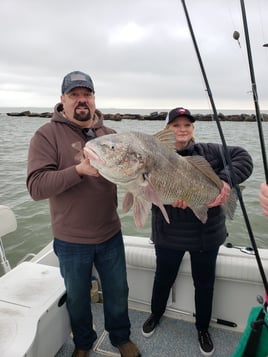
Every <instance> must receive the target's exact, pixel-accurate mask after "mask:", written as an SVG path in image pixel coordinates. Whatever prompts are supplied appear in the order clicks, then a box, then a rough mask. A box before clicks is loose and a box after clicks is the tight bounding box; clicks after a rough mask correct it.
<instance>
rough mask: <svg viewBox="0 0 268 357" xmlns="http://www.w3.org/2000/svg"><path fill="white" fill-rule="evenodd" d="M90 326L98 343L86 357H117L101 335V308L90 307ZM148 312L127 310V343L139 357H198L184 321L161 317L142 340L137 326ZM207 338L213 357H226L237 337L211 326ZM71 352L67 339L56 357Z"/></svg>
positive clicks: (191, 328)
mask: <svg viewBox="0 0 268 357" xmlns="http://www.w3.org/2000/svg"><path fill="white" fill-rule="evenodd" d="M92 310H93V316H94V324H95V326H96V331H97V334H98V340H97V341H96V343H95V344H94V349H93V351H92V352H91V354H90V357H101V356H111V357H120V354H119V353H118V350H117V349H116V348H115V347H113V346H112V345H111V344H110V341H109V337H108V335H107V332H106V331H104V327H103V326H104V325H103V324H104V322H103V312H102V304H93V305H92ZM148 314H149V312H144V311H140V310H136V309H132V308H131V309H130V311H129V316H130V320H131V325H132V329H131V331H132V333H131V339H132V340H133V342H135V343H136V345H137V346H138V347H139V349H140V351H141V356H142V357H199V356H200V357H201V356H202V355H201V353H200V350H199V347H198V342H197V334H196V329H195V325H194V323H193V322H191V321H186V320H185V319H177V318H176V319H175V318H171V317H167V316H164V317H163V318H162V320H161V321H160V325H159V326H158V328H157V329H156V331H155V333H154V334H153V335H152V336H151V337H150V338H145V337H143V335H142V333H141V326H142V324H143V322H144V321H145V320H146V319H147V317H148ZM210 332H211V336H212V338H213V342H214V345H215V354H214V356H215V357H230V356H231V354H232V353H233V352H234V350H235V348H236V346H237V344H238V342H239V339H240V336H241V333H239V332H236V330H235V329H234V330H233V331H231V330H230V329H228V330H227V329H225V328H219V327H217V325H216V324H213V323H212V325H211V329H210ZM73 349H74V345H73V342H72V339H71V338H70V339H69V340H68V341H67V342H66V343H65V344H64V346H63V347H62V348H61V350H60V351H59V352H58V353H57V354H56V357H71V355H72V352H73Z"/></svg>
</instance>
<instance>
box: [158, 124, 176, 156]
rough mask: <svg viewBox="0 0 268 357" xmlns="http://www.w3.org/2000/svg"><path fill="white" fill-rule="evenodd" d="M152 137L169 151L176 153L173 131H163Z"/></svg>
mask: <svg viewBox="0 0 268 357" xmlns="http://www.w3.org/2000/svg"><path fill="white" fill-rule="evenodd" d="M153 136H154V137H155V138H157V139H158V140H159V141H161V143H162V144H164V145H165V146H167V147H168V148H169V149H170V150H172V151H176V138H175V133H174V131H173V130H170V129H163V130H161V131H159V132H158V133H156V134H154V135H153Z"/></svg>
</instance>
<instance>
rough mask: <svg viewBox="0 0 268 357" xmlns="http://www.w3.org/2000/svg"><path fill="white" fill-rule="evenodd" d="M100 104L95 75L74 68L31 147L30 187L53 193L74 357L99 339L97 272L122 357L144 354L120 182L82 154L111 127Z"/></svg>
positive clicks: (46, 195)
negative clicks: (133, 314)
mask: <svg viewBox="0 0 268 357" xmlns="http://www.w3.org/2000/svg"><path fill="white" fill-rule="evenodd" d="M114 132H115V131H114V130H112V129H110V128H107V127H106V126H104V125H103V115H102V114H101V112H100V111H99V110H97V109H96V107H95V91H94V85H93V82H92V79H91V78H90V76H89V75H88V74H86V73H83V72H80V71H74V72H71V73H69V74H67V75H66V76H65V77H64V79H63V83H62V95H61V103H59V104H57V105H56V106H55V109H54V114H53V116H52V119H51V122H50V123H47V124H45V125H43V126H42V127H41V128H39V129H38V130H37V131H36V133H35V134H34V136H33V138H32V140H31V142H30V147H29V154H28V170H27V171H28V172H27V187H28V190H29V192H30V194H31V196H32V198H33V199H34V200H42V199H49V205H50V214H51V224H52V231H53V235H54V251H55V254H56V255H57V257H58V259H59V265H60V271H61V274H62V276H63V278H64V282H65V286H66V291H67V308H68V312H69V315H70V322H71V327H72V332H73V340H74V344H75V350H74V353H73V355H72V356H73V357H87V356H89V354H90V349H91V348H92V345H93V343H94V341H95V340H96V339H97V335H96V332H95V330H94V329H93V324H92V313H91V301H90V288H91V275H92V266H93V263H94V265H95V267H96V269H97V271H98V274H99V277H100V280H101V285H102V292H103V304H104V315H105V329H106V330H107V331H108V332H109V337H110V340H111V343H112V345H113V346H116V347H117V348H118V349H119V351H120V354H121V356H122V357H139V356H140V352H139V350H138V349H137V347H136V346H135V345H134V343H133V342H132V341H131V340H130V321H129V316H128V284H127V278H126V263H125V253H124V246H123V238H122V232H121V225H120V220H119V217H118V214H117V190H116V186H115V185H114V184H112V183H110V182H108V181H107V180H106V179H104V178H103V177H101V176H100V175H99V173H98V171H97V170H96V169H95V168H94V167H92V166H91V165H90V162H89V160H88V159H87V158H84V157H83V154H82V149H83V147H84V145H85V143H86V141H88V140H90V139H92V138H94V137H98V136H101V135H106V134H110V133H114Z"/></svg>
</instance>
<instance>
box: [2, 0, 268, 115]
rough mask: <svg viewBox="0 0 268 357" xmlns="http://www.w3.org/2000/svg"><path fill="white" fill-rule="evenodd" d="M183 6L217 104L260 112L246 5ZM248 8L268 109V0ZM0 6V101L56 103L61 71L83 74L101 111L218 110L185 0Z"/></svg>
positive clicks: (230, 0)
mask: <svg viewBox="0 0 268 357" xmlns="http://www.w3.org/2000/svg"><path fill="white" fill-rule="evenodd" d="M185 3H186V6H187V8H188V11H189V15H190V18H191V22H192V26H193V30H194V32H195V36H196V40H197V43H198V46H199V50H200V53H201V56H202V60H203V64H204V67H205V70H206V73H207V77H208V81H209V84H210V87H211V90H212V94H213V98H214V101H215V104H216V107H217V108H218V109H239V110H240V109H249V110H254V103H253V99H252V93H251V89H252V85H251V80H250V73H249V67H248V58H247V50H246V42H245V35H244V30H243V21H242V14H241V5H240V1H239V0H202V1H200V0H186V1H185ZM245 7H246V12H247V20H248V28H249V31H250V41H251V50H252V55H253V64H254V70H255V77H256V83H257V91H258V95H259V104H260V108H261V110H268V85H267V82H268V71H267V66H268V48H265V47H263V44H264V43H268V1H267V0H245ZM0 11H1V21H0V29H1V37H0V48H1V56H0V107H18V106H24V107H27V106H28V107H53V106H54V104H55V103H57V102H58V101H59V96H60V87H61V82H62V78H63V76H64V75H65V74H66V73H68V72H70V71H73V70H82V71H85V72H87V73H89V74H90V75H91V76H92V78H93V81H94V83H95V89H96V102H97V106H98V107H99V108H144V109H151V108H152V109H168V108H172V107H174V106H181V105H182V106H186V107H189V108H191V109H206V108H208V109H209V108H210V102H209V99H208V96H207V93H206V88H205V84H204V80H203V77H202V74H201V70H200V66H199V64H198V61H197V57H196V53H195V50H194V46H193V43H192V40H191V37H190V32H189V29H188V26H187V22H186V18H185V14H184V10H183V6H182V2H181V1H180V0H135V1H130V0H109V1H108V0H97V1H93V0H77V1H73V0H72V1H70V0H23V1H22V0H1V3H0ZM235 30H236V31H239V32H240V45H241V47H240V46H239V43H238V41H235V40H234V39H233V32H234V31H235Z"/></svg>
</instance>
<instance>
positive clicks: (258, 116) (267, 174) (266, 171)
mask: <svg viewBox="0 0 268 357" xmlns="http://www.w3.org/2000/svg"><path fill="white" fill-rule="evenodd" d="M240 4H241V11H242V18H243V24H244V32H245V39H246V45H247V54H248V63H249V70H250V77H251V85H252V94H253V101H254V104H255V111H256V119H257V124H258V130H259V138H260V144H261V152H262V161H263V166H264V174H265V179H266V183H267V184H268V167H267V158H266V150H265V143H264V137H263V130H262V120H261V113H260V107H259V101H258V93H257V85H256V80H255V74H254V66H253V60H252V54H251V46H250V39H249V32H248V24H247V15H246V8H245V3H244V0H240ZM264 47H266V45H264Z"/></svg>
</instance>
